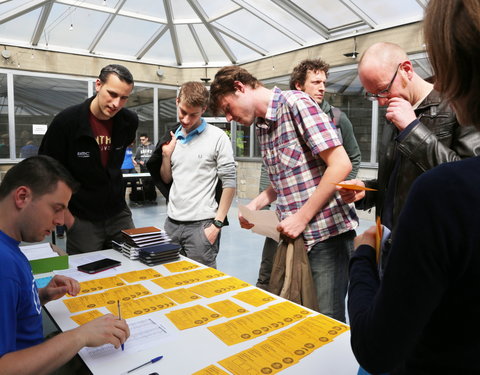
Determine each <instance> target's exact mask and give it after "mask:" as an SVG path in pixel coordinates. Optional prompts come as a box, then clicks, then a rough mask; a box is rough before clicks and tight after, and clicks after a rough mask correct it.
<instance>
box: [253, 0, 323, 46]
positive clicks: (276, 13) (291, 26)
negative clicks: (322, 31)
mask: <svg viewBox="0 0 480 375" xmlns="http://www.w3.org/2000/svg"><path fill="white" fill-rule="evenodd" d="M254 6H255V7H256V8H257V9H258V10H259V11H261V12H262V13H264V14H266V15H268V17H269V19H271V20H272V21H274V22H276V23H277V24H278V25H279V26H282V27H285V28H286V29H288V30H290V31H292V32H293V33H294V34H295V35H297V36H298V37H300V38H302V39H303V40H304V41H305V42H310V41H311V42H314V41H316V42H319V41H320V40H319V38H320V36H319V35H318V34H317V33H315V32H313V30H312V29H311V28H310V27H308V26H307V25H305V24H304V23H303V22H301V21H299V20H298V18H296V17H294V16H293V15H292V14H290V13H288V12H286V11H285V10H283V9H282V8H280V7H278V6H276V5H275V4H273V3H272V2H271V1H270V0H255V2H254ZM321 40H324V38H321ZM292 46H295V44H292Z"/></svg>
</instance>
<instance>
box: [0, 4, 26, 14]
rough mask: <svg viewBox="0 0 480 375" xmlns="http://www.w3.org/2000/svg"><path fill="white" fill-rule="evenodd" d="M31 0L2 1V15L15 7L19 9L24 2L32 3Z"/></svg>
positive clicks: (0, 10) (0, 8)
mask: <svg viewBox="0 0 480 375" xmlns="http://www.w3.org/2000/svg"><path fill="white" fill-rule="evenodd" d="M30 2H31V0H12V1H6V2H4V3H0V16H1V15H3V14H4V13H6V12H9V11H11V10H13V9H18V8H20V7H21V6H22V5H24V4H28V3H30Z"/></svg>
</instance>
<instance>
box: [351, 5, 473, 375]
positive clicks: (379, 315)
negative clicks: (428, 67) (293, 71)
mask: <svg viewBox="0 0 480 375" xmlns="http://www.w3.org/2000/svg"><path fill="white" fill-rule="evenodd" d="M424 35H425V44H426V46H427V50H428V54H429V57H430V61H431V64H432V67H433V70H434V73H435V77H436V81H435V87H436V88H438V89H439V91H440V93H441V94H442V97H443V98H444V100H446V101H447V102H448V103H449V104H450V105H452V107H453V108H454V109H455V112H456V114H457V117H458V121H459V122H460V123H461V124H472V125H475V126H476V127H477V129H480V101H479V98H480V65H479V64H478V61H479V60H480V45H479V43H478V41H479V40H480V2H478V1H474V0H430V1H429V2H428V5H427V8H426V13H425V20H424ZM479 185H480V157H478V156H477V157H472V158H468V159H464V160H461V161H454V162H451V163H444V164H442V165H440V166H437V167H436V168H433V169H431V170H429V171H427V172H425V173H423V174H422V175H421V176H419V177H418V178H417V179H416V180H415V182H414V183H413V185H412V187H411V189H410V192H409V194H408V197H407V199H406V202H405V205H404V207H403V210H402V212H401V214H400V216H399V218H398V226H397V235H396V236H395V237H394V238H393V242H392V248H391V252H390V256H389V258H388V260H387V264H386V267H385V272H384V276H383V278H382V279H381V280H380V279H379V275H378V272H377V270H378V268H377V264H376V254H375V228H373V227H372V228H370V229H369V230H367V231H366V232H365V233H364V234H362V235H361V236H359V237H357V238H356V239H355V244H356V247H357V249H356V251H355V253H354V256H353V257H352V261H351V264H350V288H349V298H348V311H349V316H350V324H351V344H352V349H353V352H354V354H355V357H356V358H357V360H358V362H359V363H360V364H361V365H362V366H363V367H364V368H365V369H366V370H368V371H369V372H371V373H375V374H376V373H380V372H387V371H388V372H389V373H390V374H395V375H402V374H408V375H419V374H437V375H442V374H445V375H446V374H448V375H450V374H479V373H480V362H479V361H478V353H480V341H479V340H478V337H479V336H480V324H478V322H477V321H476V319H475V317H477V316H479V315H480V279H479V277H478V270H479V269H480V251H479V244H480V231H479V230H478V228H479V227H480V216H479V215H477V214H476V210H477V208H478V207H480V194H478V186H479ZM465 319H467V320H471V321H469V323H467V324H465Z"/></svg>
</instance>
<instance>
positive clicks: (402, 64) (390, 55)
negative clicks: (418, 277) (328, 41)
mask: <svg viewBox="0 0 480 375" xmlns="http://www.w3.org/2000/svg"><path fill="white" fill-rule="evenodd" d="M358 74H359V78H360V80H361V82H362V84H363V87H364V88H365V90H366V96H367V98H368V99H370V100H378V103H379V105H382V106H388V107H387V113H386V116H385V117H386V119H387V120H388V122H387V123H386V124H385V125H384V127H383V131H382V138H381V141H380V145H379V147H378V149H379V156H378V163H379V165H378V178H377V179H374V180H368V181H361V180H358V179H354V180H348V181H343V182H344V183H350V184H357V185H361V186H366V187H369V188H374V189H378V191H376V192H373V191H368V192H365V191H361V190H347V189H339V191H340V194H341V195H342V198H343V199H344V200H345V201H346V202H348V203H351V202H356V207H357V208H359V209H362V210H367V209H370V208H372V207H375V209H376V216H380V218H381V222H382V224H383V225H384V226H386V227H387V228H388V229H390V230H391V231H392V232H393V233H392V236H391V237H390V240H389V241H387V246H386V247H385V249H384V251H388V247H389V243H390V242H391V239H392V238H393V237H394V235H395V229H396V225H397V222H398V216H399V214H400V211H401V210H402V208H403V206H404V203H405V199H406V197H407V195H408V192H409V190H410V187H411V185H412V183H413V181H414V180H415V179H416V178H417V177H418V176H420V175H421V174H422V173H423V172H425V171H427V170H429V169H431V168H433V167H435V166H437V165H439V164H442V163H445V162H450V161H455V160H460V159H464V158H468V157H471V156H475V155H479V154H480V132H478V131H477V130H476V129H475V128H474V127H471V126H469V127H467V126H460V125H459V123H458V121H457V117H456V115H455V113H454V112H453V110H452V108H451V107H450V106H449V104H448V103H447V102H446V101H444V100H443V99H442V98H441V97H440V94H439V93H438V92H437V91H436V90H435V89H434V88H433V85H432V84H431V83H429V82H427V81H425V80H424V79H422V78H421V77H420V76H418V75H417V74H416V73H415V72H414V70H413V64H412V62H411V61H410V60H409V59H408V56H407V54H406V53H405V51H403V50H402V49H401V48H400V47H399V46H398V45H396V44H393V43H376V44H374V45H372V46H370V47H369V48H368V49H367V50H366V51H365V53H364V54H363V56H362V58H361V60H360V63H359V66H358ZM439 204H441V203H440V202H439Z"/></svg>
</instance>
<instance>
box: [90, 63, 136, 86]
mask: <svg viewBox="0 0 480 375" xmlns="http://www.w3.org/2000/svg"><path fill="white" fill-rule="evenodd" d="M110 74H116V75H117V76H118V78H120V80H121V81H124V82H126V83H128V84H129V85H133V76H132V73H130V70H128V69H127V68H125V67H124V66H123V65H119V64H110V65H107V66H104V67H103V68H102V70H101V71H100V75H99V76H98V78H99V79H100V81H102V82H104V83H105V82H107V79H108V76H109V75H110Z"/></svg>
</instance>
